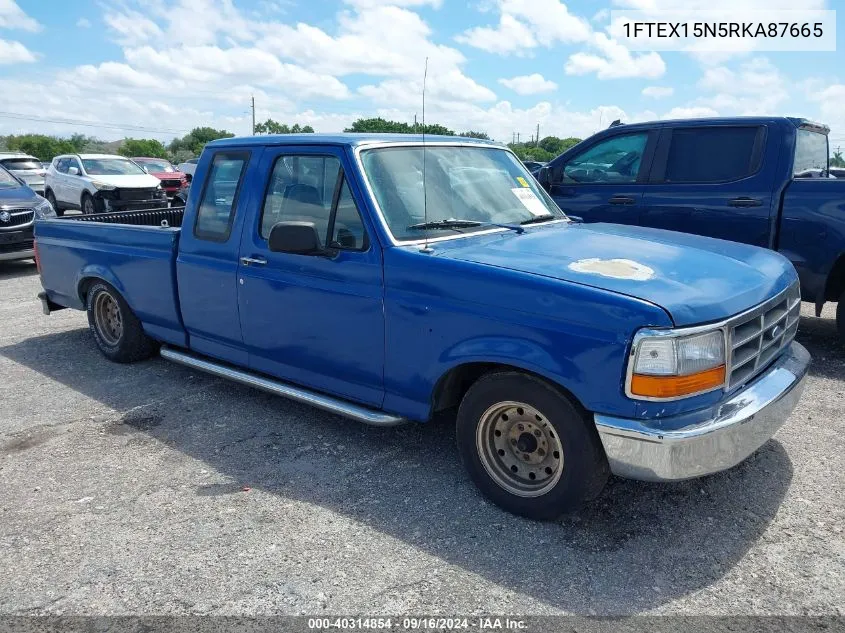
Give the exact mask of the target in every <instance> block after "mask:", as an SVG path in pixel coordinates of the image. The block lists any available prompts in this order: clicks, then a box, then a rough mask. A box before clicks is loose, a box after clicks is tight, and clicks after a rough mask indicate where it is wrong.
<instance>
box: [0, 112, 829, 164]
mask: <svg viewBox="0 0 845 633" xmlns="http://www.w3.org/2000/svg"><path fill="white" fill-rule="evenodd" d="M254 131H255V134H311V133H314V128H313V127H311V126H310V125H300V124H299V123H294V124H292V125H291V124H287V123H279V122H278V121H274V120H273V119H267V120H266V121H264V122H261V123H256V124H255V128H254ZM344 132H358V133H392V134H421V133H423V132H424V133H425V134H439V135H447V136H463V137H466V138H477V139H485V140H490V137H489V136H488V134H487V133H486V132H483V131H480V130H467V131H464V132H456V131H455V130H452V129H449V128H448V127H446V126H444V125H440V124H439V123H426V124H425V126H423V125H422V124H421V123H419V124H415V123H406V122H404V121H390V120H388V119H384V118H381V117H375V118H361V119H358V120H357V121H354V122H353V123H352V124H351V125H350V126H349V127H347V128H346V129H345V130H344ZM233 136H234V134H232V133H231V132H229V131H227V130H218V129H215V128H212V127H197V128H194V129H193V130H191V131H190V132H189V133H187V134H186V135H184V136H182V137H180V138H174V139H173V140H171V141H170V142H169V143H166V144H165V143H162V142H161V141H159V140H157V139H147V138H125V139H123V140H121V141H112V142H107V141H103V140H100V139H97V138H95V137H92V136H86V135H84V134H73V135H71V136H70V137H58V136H50V135H46V134H13V135H9V136H0V150H5V151H19V152H24V153H27V154H31V155H32V156H35V157H37V158H38V159H39V160H42V161H50V160H52V159H53V157H54V156H57V155H59V154H78V153H90V154H95V153H96V154H120V155H122V156H149V157H154V158H166V159H168V160H171V161H173V162H174V163H178V162H182V161H184V160H187V159H189V158H195V157H197V156H199V155H200V153H202V149H203V147H205V145H206V143H209V142H210V141H213V140H216V139H219V138H230V137H233ZM579 141H580V139H577V138H571V137H570V138H563V139H561V138H558V137H555V136H547V137H546V138H544V139H541V140H540V141H539V142H536V141H531V142H526V143H511V144H509V147H510V148H511V149H512V150H513V151H514V153H516V155H517V156H518V157H519V158H521V159H522V160H538V161H548V160H551V159H552V158H554V157H555V156H557V155H558V154H560V153H561V152H563V151H564V150H566V149H568V148H570V147H572V146H573V145H575V144H576V143H578V142H579ZM840 159H841V156H840Z"/></svg>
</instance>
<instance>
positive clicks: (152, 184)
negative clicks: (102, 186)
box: [88, 174, 161, 189]
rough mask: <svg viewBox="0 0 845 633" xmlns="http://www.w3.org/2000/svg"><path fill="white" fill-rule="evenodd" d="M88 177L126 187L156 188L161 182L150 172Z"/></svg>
mask: <svg viewBox="0 0 845 633" xmlns="http://www.w3.org/2000/svg"><path fill="white" fill-rule="evenodd" d="M88 178H90V179H91V180H96V181H97V182H104V183H106V184H107V185H113V186H115V187H120V188H124V189H148V188H149V189H155V188H156V187H158V186H159V185H160V184H161V181H160V180H159V179H158V178H156V177H155V176H150V175H149V174H138V175H135V176H88Z"/></svg>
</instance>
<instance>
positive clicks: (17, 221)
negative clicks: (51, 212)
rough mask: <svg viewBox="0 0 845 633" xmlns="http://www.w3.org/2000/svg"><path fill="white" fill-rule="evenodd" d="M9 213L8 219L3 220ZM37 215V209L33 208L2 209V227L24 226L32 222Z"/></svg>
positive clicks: (0, 211)
mask: <svg viewBox="0 0 845 633" xmlns="http://www.w3.org/2000/svg"><path fill="white" fill-rule="evenodd" d="M6 213H8V214H9V218H8V220H7V221H5V222H4V221H3V218H5V217H6V215H5V214H6ZM34 217H35V211H33V210H32V209H0V229H8V228H12V227H17V226H23V225H25V224H29V223H30V222H32V220H33V218H34Z"/></svg>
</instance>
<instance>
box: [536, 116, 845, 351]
mask: <svg viewBox="0 0 845 633" xmlns="http://www.w3.org/2000/svg"><path fill="white" fill-rule="evenodd" d="M829 131H830V130H829V128H827V127H826V126H824V125H819V124H816V123H812V122H810V121H807V120H805V119H794V118H785V117H755V118H750V117H749V118H722V119H695V120H675V121H660V122H655V123H637V124H633V125H617V126H614V127H612V128H610V129H607V130H604V131H602V132H599V133H598V134H596V135H595V136H593V137H591V138H589V139H587V140H585V141H583V142H582V143H581V144H579V145H577V146H576V147H574V148H572V149H571V150H569V151H567V152H564V153H563V154H561V155H560V156H558V157H557V158H555V159H554V160H553V161H551V162H550V163H549V165H548V166H547V167H546V168H544V169H543V170H541V172H540V173H539V180H540V182H541V184H542V185H543V186H544V187H545V188H546V190H547V191H548V192H549V194H551V196H552V198H553V199H554V200H555V202H557V204H558V206H560V208H561V209H563V210H564V211H565V212H567V213H571V214H573V215H576V216H579V217H581V218H583V220H584V221H585V222H613V223H618V224H633V225H638V226H647V227H655V228H660V229H670V230H672V231H683V232H685V233H695V234H697V235H706V236H710V237H718V238H721V239H724V240H731V241H734V242H744V243H746V244H753V245H755V246H762V247H765V248H770V249H772V250H776V251H779V252H781V253H783V254H784V255H785V256H787V257H788V258H789V259H790V260H791V261H792V263H793V264H794V266H795V268H796V269H797V270H798V275H799V277H800V278H801V296H802V298H803V299H804V300H805V301H811V302H813V303H815V304H816V314H821V310H822V307H823V306H824V304H825V302H826V301H836V302H838V306H837V316H836V321H837V325H838V327H839V332H840V334H841V336H842V337H843V338H845V182H842V181H840V180H837V179H835V178H830V177H829V160H830V158H829V147H828V133H829Z"/></svg>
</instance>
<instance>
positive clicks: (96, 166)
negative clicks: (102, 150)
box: [82, 158, 144, 176]
mask: <svg viewBox="0 0 845 633" xmlns="http://www.w3.org/2000/svg"><path fill="white" fill-rule="evenodd" d="M82 166H83V167H84V168H85V173H86V174H88V175H89V176H137V175H139V174H141V175H143V174H144V170H143V169H141V168H140V167H138V165H136V164H135V163H133V162H132V161H131V160H126V159H125V158H84V159H82Z"/></svg>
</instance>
